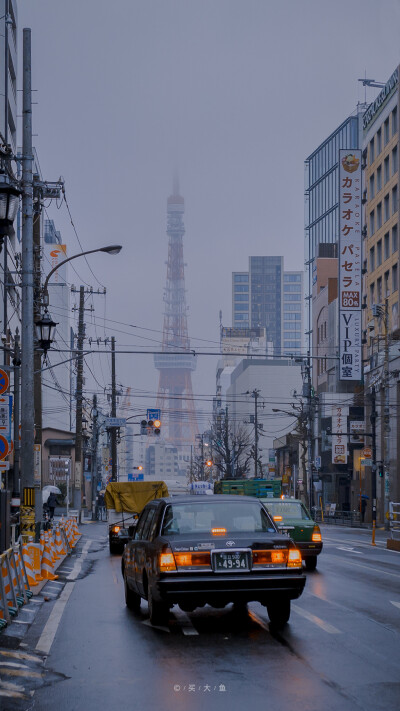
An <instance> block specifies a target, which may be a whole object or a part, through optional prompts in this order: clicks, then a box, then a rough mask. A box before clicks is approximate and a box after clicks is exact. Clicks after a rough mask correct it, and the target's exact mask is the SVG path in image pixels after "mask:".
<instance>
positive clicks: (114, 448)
mask: <svg viewBox="0 0 400 711" xmlns="http://www.w3.org/2000/svg"><path fill="white" fill-rule="evenodd" d="M116 388H117V386H116V381H115V338H114V336H112V338H111V417H116V416H117V391H116ZM110 439H111V481H117V427H112V428H111V432H110Z"/></svg>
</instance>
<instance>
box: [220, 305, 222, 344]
mask: <svg viewBox="0 0 400 711" xmlns="http://www.w3.org/2000/svg"><path fill="white" fill-rule="evenodd" d="M219 349H220V351H221V350H222V310H221V309H220V311H219Z"/></svg>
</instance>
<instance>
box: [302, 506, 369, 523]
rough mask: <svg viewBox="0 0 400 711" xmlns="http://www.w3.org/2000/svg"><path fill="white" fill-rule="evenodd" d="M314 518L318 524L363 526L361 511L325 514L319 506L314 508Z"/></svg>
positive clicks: (336, 511)
mask: <svg viewBox="0 0 400 711" xmlns="http://www.w3.org/2000/svg"><path fill="white" fill-rule="evenodd" d="M313 518H314V520H315V521H317V522H318V523H326V524H328V525H329V524H330V525H332V526H354V527H358V528H360V526H362V521H361V514H360V512H359V511H338V510H335V511H334V512H328V513H326V512H324V513H322V511H321V509H320V508H319V507H317V506H315V507H314V508H313Z"/></svg>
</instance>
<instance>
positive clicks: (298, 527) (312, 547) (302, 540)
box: [261, 498, 322, 570]
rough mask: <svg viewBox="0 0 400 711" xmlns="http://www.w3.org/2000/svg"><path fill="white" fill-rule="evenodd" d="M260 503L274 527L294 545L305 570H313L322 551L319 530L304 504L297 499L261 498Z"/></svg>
mask: <svg viewBox="0 0 400 711" xmlns="http://www.w3.org/2000/svg"><path fill="white" fill-rule="evenodd" d="M261 501H262V503H263V504H264V506H265V508H266V509H268V512H269V513H270V514H271V516H272V517H273V519H274V521H275V523H276V525H277V526H278V528H280V529H281V530H282V531H283V532H285V533H287V535H288V536H290V538H291V539H292V540H293V541H294V542H295V543H296V545H297V547H298V548H299V550H300V551H301V556H302V558H303V560H304V562H305V564H306V569H307V570H315V568H316V567H317V556H318V555H319V554H320V553H321V551H322V536H321V530H320V527H319V526H318V524H317V523H315V521H313V519H312V517H311V514H310V513H309V511H308V510H307V509H306V507H305V506H304V504H303V503H302V502H301V501H299V500H298V499H291V498H284V499H269V498H262V499H261Z"/></svg>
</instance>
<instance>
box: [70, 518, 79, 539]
mask: <svg viewBox="0 0 400 711" xmlns="http://www.w3.org/2000/svg"><path fill="white" fill-rule="evenodd" d="M72 533H73V535H74V539H75V542H76V541H77V540H78V538H79V536H80V535H81V534H80V533H79V530H78V522H77V520H76V518H75V517H73V519H72Z"/></svg>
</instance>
